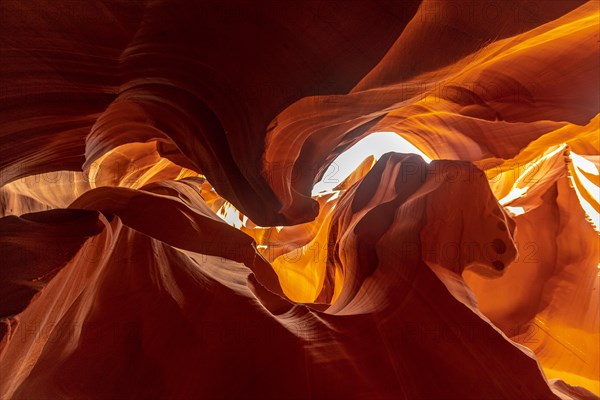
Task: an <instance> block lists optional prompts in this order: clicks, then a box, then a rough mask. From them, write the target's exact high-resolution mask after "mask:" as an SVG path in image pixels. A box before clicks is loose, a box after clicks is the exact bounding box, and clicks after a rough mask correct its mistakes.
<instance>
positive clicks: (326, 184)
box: [312, 132, 431, 196]
mask: <svg viewBox="0 0 600 400" xmlns="http://www.w3.org/2000/svg"><path fill="white" fill-rule="evenodd" d="M391 151H393V152H396V153H413V154H417V155H419V156H421V157H423V159H424V160H425V161H426V162H431V159H429V158H428V157H427V156H426V155H425V154H423V153H422V152H421V151H420V150H419V149H418V148H416V147H415V146H414V145H412V144H411V143H410V142H409V141H408V140H406V139H404V138H403V137H402V136H400V135H398V134H397V133H394V132H375V133H372V134H370V135H369V136H367V137H365V138H364V139H361V140H359V141H358V142H357V143H355V144H354V145H353V146H352V147H350V148H349V149H348V150H346V151H345V152H343V153H342V154H340V155H339V156H338V157H337V158H336V159H335V160H333V162H332V163H331V165H330V166H329V168H327V171H326V172H325V174H324V175H323V179H321V180H320V181H319V182H317V183H316V184H315V186H314V187H313V190H312V195H313V196H316V195H318V194H319V193H321V192H329V191H331V190H332V189H333V188H334V187H336V186H337V185H339V184H340V183H341V182H342V181H343V180H344V179H346V178H347V177H348V176H349V175H350V174H351V173H352V171H354V170H355V169H356V168H357V167H358V166H359V165H360V163H361V162H363V160H364V159H365V158H367V157H368V156H370V155H372V156H373V157H374V158H375V159H376V160H379V158H380V157H381V156H382V155H384V154H385V153H389V152H391Z"/></svg>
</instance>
